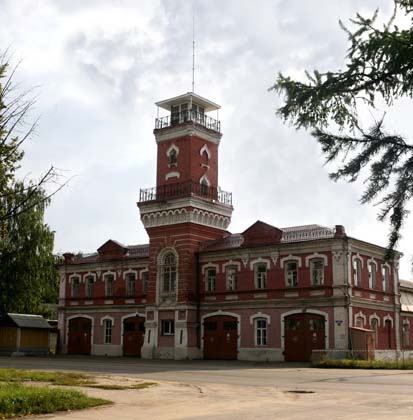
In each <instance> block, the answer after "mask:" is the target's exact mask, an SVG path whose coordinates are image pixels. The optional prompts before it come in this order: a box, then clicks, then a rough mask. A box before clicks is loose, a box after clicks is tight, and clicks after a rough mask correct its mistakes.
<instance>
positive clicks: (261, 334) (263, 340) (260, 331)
mask: <svg viewBox="0 0 413 420" xmlns="http://www.w3.org/2000/svg"><path fill="white" fill-rule="evenodd" d="M255 345H256V346H266V345H267V320H266V319H265V318H257V319H256V320H255Z"/></svg>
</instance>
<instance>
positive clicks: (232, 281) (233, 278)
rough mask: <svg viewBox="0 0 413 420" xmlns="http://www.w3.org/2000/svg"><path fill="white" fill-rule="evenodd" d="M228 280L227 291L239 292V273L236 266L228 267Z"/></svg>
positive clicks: (226, 273)
mask: <svg viewBox="0 0 413 420" xmlns="http://www.w3.org/2000/svg"><path fill="white" fill-rule="evenodd" d="M225 275H226V278H227V290H237V286H238V285H237V283H238V281H237V280H238V271H237V267H236V266H234V265H231V266H228V267H227V268H226V270H225Z"/></svg>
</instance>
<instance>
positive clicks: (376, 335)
mask: <svg viewBox="0 0 413 420" xmlns="http://www.w3.org/2000/svg"><path fill="white" fill-rule="evenodd" d="M370 327H371V329H372V330H373V339H374V348H375V349H376V350H377V348H378V345H379V321H378V320H377V318H372V319H371V321H370Z"/></svg>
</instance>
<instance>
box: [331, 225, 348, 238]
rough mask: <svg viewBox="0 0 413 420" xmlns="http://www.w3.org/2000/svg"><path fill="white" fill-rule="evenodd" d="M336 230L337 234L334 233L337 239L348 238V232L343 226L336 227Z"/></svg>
mask: <svg viewBox="0 0 413 420" xmlns="http://www.w3.org/2000/svg"><path fill="white" fill-rule="evenodd" d="M334 230H335V233H334V237H335V238H345V237H346V236H347V235H346V230H345V229H344V226H343V225H336V227H335V229H334Z"/></svg>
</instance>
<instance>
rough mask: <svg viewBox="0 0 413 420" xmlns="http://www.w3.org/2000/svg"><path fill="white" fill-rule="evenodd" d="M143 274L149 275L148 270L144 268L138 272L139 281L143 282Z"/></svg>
mask: <svg viewBox="0 0 413 420" xmlns="http://www.w3.org/2000/svg"><path fill="white" fill-rule="evenodd" d="M143 273H149V268H144V269H143V270H141V271H139V280H143Z"/></svg>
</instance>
